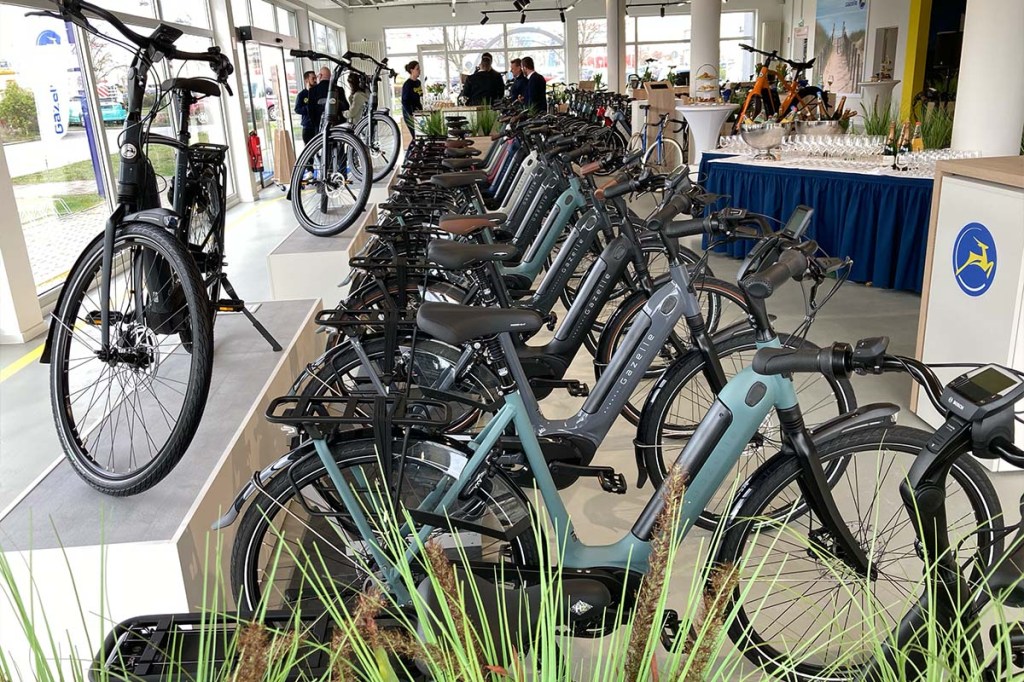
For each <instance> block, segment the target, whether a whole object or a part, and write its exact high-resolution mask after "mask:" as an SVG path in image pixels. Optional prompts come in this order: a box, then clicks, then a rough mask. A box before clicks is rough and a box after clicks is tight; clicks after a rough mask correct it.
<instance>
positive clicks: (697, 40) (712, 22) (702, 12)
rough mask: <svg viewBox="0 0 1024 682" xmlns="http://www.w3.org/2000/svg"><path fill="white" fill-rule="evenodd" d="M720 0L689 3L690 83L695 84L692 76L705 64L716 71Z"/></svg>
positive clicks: (698, 0)
mask: <svg viewBox="0 0 1024 682" xmlns="http://www.w3.org/2000/svg"><path fill="white" fill-rule="evenodd" d="M721 20H722V0H693V2H691V3H690V83H691V86H692V85H695V84H696V81H694V80H693V76H695V75H696V73H697V69H699V68H700V67H702V66H704V65H705V64H711V65H712V66H714V67H715V73H718V70H719V66H718V65H719V64H720V63H721V61H720V60H719V54H718V51H719V45H718V40H719V36H720V35H721V32H722V28H721Z"/></svg>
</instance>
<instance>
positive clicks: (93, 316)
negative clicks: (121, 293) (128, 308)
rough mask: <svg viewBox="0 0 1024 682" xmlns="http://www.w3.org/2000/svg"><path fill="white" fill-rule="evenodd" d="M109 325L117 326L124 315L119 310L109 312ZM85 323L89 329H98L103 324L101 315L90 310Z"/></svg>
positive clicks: (97, 311) (96, 311)
mask: <svg viewBox="0 0 1024 682" xmlns="http://www.w3.org/2000/svg"><path fill="white" fill-rule="evenodd" d="M109 319H110V324H118V323H119V322H121V321H123V320H124V313H122V312H121V311H119V310H111V311H110V318H109ZM85 323H86V324H88V325H89V326H90V327H99V326H100V325H101V324H103V314H102V313H101V312H100V311H99V310H91V311H89V314H88V315H86V316H85Z"/></svg>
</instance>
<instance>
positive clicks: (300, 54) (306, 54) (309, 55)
mask: <svg viewBox="0 0 1024 682" xmlns="http://www.w3.org/2000/svg"><path fill="white" fill-rule="evenodd" d="M288 54H290V55H291V56H293V57H306V58H307V59H312V58H313V56H312V55H313V52H312V50H288Z"/></svg>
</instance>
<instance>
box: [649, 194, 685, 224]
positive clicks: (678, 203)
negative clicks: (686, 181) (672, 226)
mask: <svg viewBox="0 0 1024 682" xmlns="http://www.w3.org/2000/svg"><path fill="white" fill-rule="evenodd" d="M689 209H690V198H689V197H688V196H686V195H685V194H677V195H675V196H674V197H672V198H671V199H669V200H668V202H667V203H666V204H665V205H664V206H662V207H661V208H659V209H658V210H657V211H655V212H654V214H653V215H651V217H650V218H648V219H647V229H648V230H651V231H652V232H659V231H660V230H661V229H662V228H664V227H665V226H666V225H668V224H669V223H670V222H671V221H672V219H673V218H675V217H676V216H677V215H679V214H680V213H685V212H687V211H689Z"/></svg>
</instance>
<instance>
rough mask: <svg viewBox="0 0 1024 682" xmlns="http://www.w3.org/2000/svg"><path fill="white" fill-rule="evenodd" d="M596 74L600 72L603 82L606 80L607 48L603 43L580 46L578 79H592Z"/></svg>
mask: <svg viewBox="0 0 1024 682" xmlns="http://www.w3.org/2000/svg"><path fill="white" fill-rule="evenodd" d="M597 74H601V79H602V80H603V81H604V82H605V83H607V82H608V48H607V47H606V46H604V45H601V46H598V47H581V48H580V80H583V81H592V80H594V76H596V75H597Z"/></svg>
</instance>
